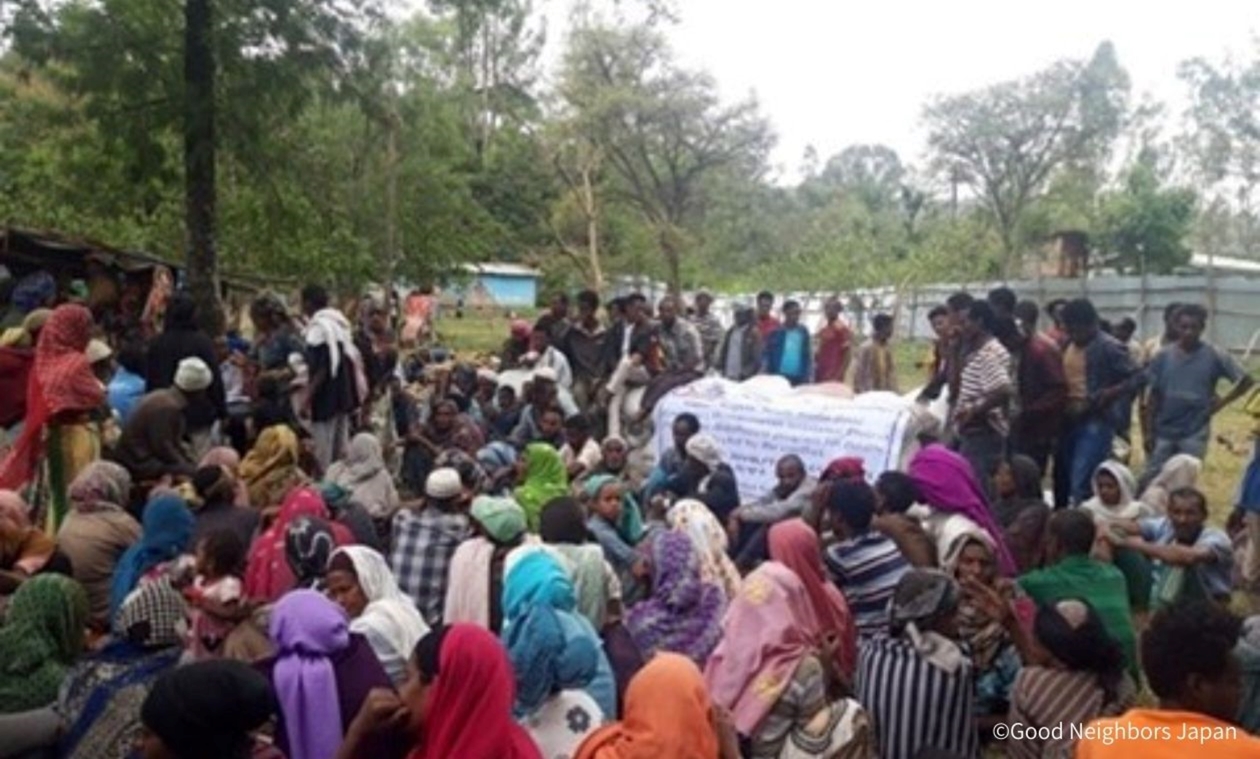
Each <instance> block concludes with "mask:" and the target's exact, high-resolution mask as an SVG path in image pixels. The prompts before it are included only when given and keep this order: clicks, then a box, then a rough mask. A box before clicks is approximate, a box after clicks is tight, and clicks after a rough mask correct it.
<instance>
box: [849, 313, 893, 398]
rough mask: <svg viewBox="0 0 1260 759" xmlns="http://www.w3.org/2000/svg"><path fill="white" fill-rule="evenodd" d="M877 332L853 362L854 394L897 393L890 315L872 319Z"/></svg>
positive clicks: (891, 319) (872, 325) (863, 346)
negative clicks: (881, 391) (880, 391)
mask: <svg viewBox="0 0 1260 759" xmlns="http://www.w3.org/2000/svg"><path fill="white" fill-rule="evenodd" d="M871 327H873V328H874V330H875V332H874V334H872V335H871V339H869V340H867V341H866V342H865V343H864V344H863V345H862V347H861V348H859V349H858V354H857V360H856V361H854V362H853V392H855V393H869V392H871V391H872V390H886V391H889V392H893V393H895V392H897V367H896V364H895V362H894V361H893V355H892V350H891V349H890V348H889V347H888V341H889V340H891V339H892V333H893V318H892V317H891V316H889V315H888V314H875V318H873V319H871Z"/></svg>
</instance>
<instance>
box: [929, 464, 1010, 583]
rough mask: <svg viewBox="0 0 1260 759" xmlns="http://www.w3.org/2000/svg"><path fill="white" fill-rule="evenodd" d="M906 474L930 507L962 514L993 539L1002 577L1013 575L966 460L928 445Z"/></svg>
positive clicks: (997, 530)
mask: <svg viewBox="0 0 1260 759" xmlns="http://www.w3.org/2000/svg"><path fill="white" fill-rule="evenodd" d="M906 473H907V474H908V475H910V479H911V480H913V481H914V485H915V487H916V488H917V489H918V491H919V495H920V496H921V497H922V498H923V499H924V500H926V501H927V503H928V505H929V506H932V507H933V508H936V509H939V510H941V511H945V512H949V513H952V514H962V515H963V516H965V517H967V518H968V519H970V520H971V521H973V522H975V523H976V524H978V525H980V526H981V527H982V528H984V530H985V532H987V533H989V537H990V538H992V539H993V546H994V551H995V552H996V553H997V559H998V568H999V569H1000V570H1001V571H1002V574H1004V575H1006V576H1007V577H1010V576H1013V575H1014V574H1015V573H1016V567H1015V559H1014V558H1013V557H1012V556H1011V552H1010V551H1009V550H1007V548H1006V541H1005V539H1004V538H1003V535H1002V529H1001V528H1000V527H998V524H997V522H995V521H994V519H993V513H992V512H990V511H989V505H988V501H987V500H986V499H985V497H984V491H983V490H981V489H980V486H979V485H978V484H977V483H976V477H975V473H974V472H973V471H972V469H971V464H970V463H968V461H967V460H966V459H964V458H963V457H962V456H959V455H958V454H957V453H954V452H953V451H951V450H949V449H948V448H946V447H944V446H942V445H929V446H928V447H926V448H924V449H922V450H920V451H919V452H918V453H916V454H915V455H914V458H912V459H911V460H910V466H909V467H908V468H907V472H906Z"/></svg>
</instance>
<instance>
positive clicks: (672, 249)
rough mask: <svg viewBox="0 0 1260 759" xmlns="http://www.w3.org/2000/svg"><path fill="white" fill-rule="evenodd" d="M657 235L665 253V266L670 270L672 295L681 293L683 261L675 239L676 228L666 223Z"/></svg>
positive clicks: (670, 290)
mask: <svg viewBox="0 0 1260 759" xmlns="http://www.w3.org/2000/svg"><path fill="white" fill-rule="evenodd" d="M657 237H658V239H659V240H660V245H661V252H662V253H664V254H665V266H666V268H667V269H668V270H669V292H670V294H671V295H679V294H681V293H682V261H681V259H680V257H679V252H678V245H677V244H676V243H675V240H674V230H673V229H671V228H670V226H669V225H668V224H666V225H664V226H662V227H661V230H660V232H659V233H658V235H657Z"/></svg>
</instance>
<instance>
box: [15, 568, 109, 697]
mask: <svg viewBox="0 0 1260 759" xmlns="http://www.w3.org/2000/svg"><path fill="white" fill-rule="evenodd" d="M87 620H88V603H87V595H86V594H85V593H84V592H83V588H82V587H81V586H80V585H79V584H78V583H77V582H75V581H74V580H72V579H70V578H69V577H65V576H63V575H57V574H45V575H39V576H36V577H32V578H31V579H29V580H27V581H26V582H23V583H22V584H21V587H19V588H18V589H17V592H16V593H14V594H13V598H12V599H10V601H9V605H8V610H7V613H6V615H5V621H4V626H3V627H0V714H12V713H14V712H24V711H27V710H30V709H37V708H40V707H45V706H49V705H51V704H52V703H53V702H55V701H56V700H57V692H58V690H59V689H60V688H61V681H62V680H63V679H64V678H65V676H66V672H67V671H69V668H70V666H71V665H73V664H74V662H75V660H76V659H77V658H78V656H79V655H80V654H81V653H82V652H83V639H84V632H85V631H86V629H87Z"/></svg>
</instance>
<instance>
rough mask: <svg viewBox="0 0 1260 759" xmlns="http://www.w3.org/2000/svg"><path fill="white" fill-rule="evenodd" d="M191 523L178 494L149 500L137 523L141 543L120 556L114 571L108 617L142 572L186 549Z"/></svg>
mask: <svg viewBox="0 0 1260 759" xmlns="http://www.w3.org/2000/svg"><path fill="white" fill-rule="evenodd" d="M194 522H195V520H194V518H193V514H192V512H191V511H189V510H188V505H187V504H186V503H184V499H182V498H180V497H179V496H177V495H173V494H170V493H166V494H163V495H159V496H157V497H155V498H153V500H151V501H149V504H148V505H147V506H145V507H144V518H143V520H142V521H141V523H140V527H141V533H140V542H138V543H136V544H135V545H133V546H132V547H131V548H128V549H127V550H126V552H125V553H123V555H122V556H121V557H120V558H119V559H118V566H117V567H116V568H115V569H114V581H113V584H112V585H111V586H110V591H109V614H110V616H111V617H112V616H114V615H115V614H117V613H118V610H119V609H120V608H122V605H123V601H125V600H126V599H127V596H128V594H130V593H131V591H133V590H135V588H136V586H137V585H139V584H140V578H141V577H143V576H144V574H145V572H148V571H149V570H150V569H152V568H153V567H155V566H157V565H158V564H161V563H162V562H164V561H170V560H171V559H174V558H175V557H177V556H179V555H180V554H181V553H183V552H184V551H185V550H186V549H187V548H188V543H189V541H190V540H192V534H193V524H194Z"/></svg>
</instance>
